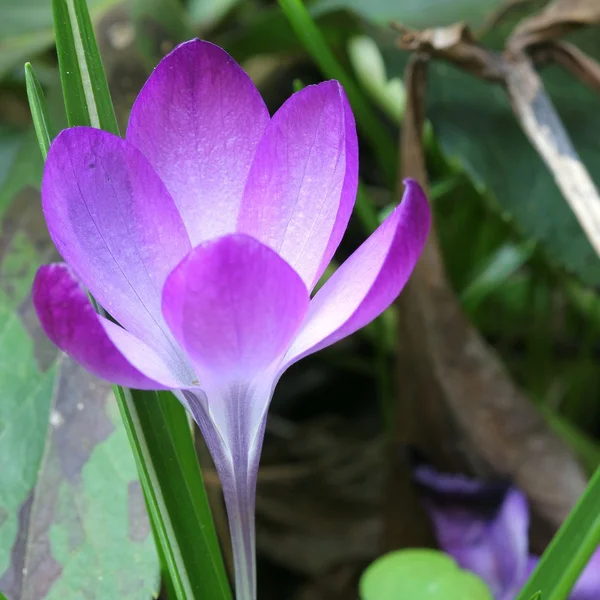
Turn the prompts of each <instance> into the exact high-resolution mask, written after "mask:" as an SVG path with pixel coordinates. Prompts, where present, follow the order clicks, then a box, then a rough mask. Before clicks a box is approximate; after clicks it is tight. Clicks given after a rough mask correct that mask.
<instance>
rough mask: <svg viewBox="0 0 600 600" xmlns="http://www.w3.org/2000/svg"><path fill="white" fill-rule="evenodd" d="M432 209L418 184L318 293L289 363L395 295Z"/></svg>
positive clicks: (363, 320) (346, 331)
mask: <svg viewBox="0 0 600 600" xmlns="http://www.w3.org/2000/svg"><path fill="white" fill-rule="evenodd" d="M429 225H430V212H429V206H428V204H427V199H426V198H425V195H424V194H423V191H422V190H421V188H420V187H419V185H418V184H417V183H416V182H415V181H412V180H407V182H406V191H405V194H404V200H403V201H402V203H401V204H400V206H399V207H398V208H396V209H395V210H394V212H393V213H392V214H391V215H390V216H389V217H388V218H387V219H386V220H385V221H384V222H383V224H382V225H381V226H380V227H379V228H378V229H377V230H376V231H375V232H374V233H373V234H372V235H371V236H370V237H369V238H368V239H367V240H366V241H365V242H364V243H363V244H362V246H360V248H358V250H357V251H356V252H354V254H352V256H350V258H348V260H346V262H344V264H343V265H342V266H341V267H340V268H339V269H338V270H337V271H336V272H335V273H334V274H333V276H332V277H331V278H330V279H329V280H328V281H327V283H325V285H324V286H323V287H322V288H321V289H320V290H319V291H318V292H317V294H316V295H315V297H314V298H313V299H312V301H311V303H310V307H309V310H308V314H307V316H306V320H305V322H304V325H303V326H302V329H301V330H300V332H299V334H298V336H297V337H296V339H295V340H294V342H293V344H292V347H291V348H290V350H289V352H288V353H287V356H286V365H290V364H292V363H294V362H296V361H297V360H299V359H300V358H302V357H303V356H306V355H307V354H310V353H312V352H316V351H317V350H320V349H321V348H324V347H325V346H329V345H330V344H333V343H334V342H337V341H338V340H340V339H342V338H344V337H346V336H348V335H350V334H351V333H353V332H355V331H356V330H357V329H360V328H361V327H363V326H364V325H366V324H367V323H369V322H370V321H372V320H373V319H374V318H375V317H377V316H378V315H379V314H381V313H382V312H383V311H384V310H385V309H386V308H387V307H388V306H389V305H390V304H391V303H392V302H393V300H394V299H395V298H396V297H397V296H398V294H399V293H400V291H401V290H402V288H403V287H404V284H405V283H406V281H407V279H408V277H409V276H410V274H411V272H412V270H413V268H414V266H415V264H416V262H417V259H418V258H419V255H420V254H421V251H422V249H423V246H424V245H425V240H426V238H427V233H428V232H429Z"/></svg>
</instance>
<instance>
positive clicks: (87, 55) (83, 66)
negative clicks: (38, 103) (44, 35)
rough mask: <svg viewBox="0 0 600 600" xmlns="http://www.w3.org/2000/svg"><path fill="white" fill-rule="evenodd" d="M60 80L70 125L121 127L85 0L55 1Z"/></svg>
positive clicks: (104, 127)
mask: <svg viewBox="0 0 600 600" xmlns="http://www.w3.org/2000/svg"><path fill="white" fill-rule="evenodd" d="M52 8H53V14H54V28H55V36H56V50H57V53H58V61H59V66H60V79H61V83H62V88H63V95H64V99H65V108H66V111H67V120H68V123H69V126H70V127H75V126H77V125H89V126H91V127H96V128H99V129H104V130H105V131H110V132H111V133H114V134H116V135H118V133H119V127H118V125H117V119H116V116H115V111H114V108H113V105H112V101H111V98H110V92H109V90H108V83H107V81H106V75H105V73H104V67H103V66H102V59H101V58H100V51H99V50H98V45H97V43H96V38H95V36H94V30H93V27H92V22H91V19H90V15H89V11H88V9H87V6H86V4H85V0H52Z"/></svg>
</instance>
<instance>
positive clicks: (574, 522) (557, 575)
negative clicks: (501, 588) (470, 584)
mask: <svg viewBox="0 0 600 600" xmlns="http://www.w3.org/2000/svg"><path fill="white" fill-rule="evenodd" d="M599 507H600V469H598V470H597V471H596V473H595V474H594V476H593V477H592V479H591V480H590V482H589V484H588V486H587V488H586V491H585V493H584V494H583V496H582V497H581V498H580V500H579V502H578V503H577V505H576V506H575V508H574V509H573V510H572V511H571V514H570V515H569V516H568V517H567V520H566V521H565V522H564V524H563V526H562V527H561V528H560V529H559V531H558V533H557V534H556V535H555V536H554V539H553V540H552V542H551V543H550V545H549V546H548V548H547V549H546V551H545V552H544V554H543V555H542V558H541V560H540V562H539V564H538V566H537V567H536V569H535V571H534V572H533V574H532V575H531V577H530V578H529V581H528V582H527V583H526V584H525V587H523V589H522V590H521V592H520V594H519V596H518V597H517V600H531V599H532V597H533V598H536V597H539V598H543V600H565V599H566V598H567V597H568V596H569V592H570V591H571V589H572V588H573V586H574V585H575V582H576V581H577V579H578V577H579V575H580V574H581V572H582V571H583V569H584V568H585V565H586V564H587V562H588V560H589V559H590V557H591V556H592V554H593V553H594V551H595V550H596V548H598V545H599V544H600V510H599ZM536 594H537V596H536Z"/></svg>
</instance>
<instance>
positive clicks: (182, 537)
mask: <svg viewBox="0 0 600 600" xmlns="http://www.w3.org/2000/svg"><path fill="white" fill-rule="evenodd" d="M53 11H54V23H55V36H56V45H57V52H58V58H59V67H60V76H61V83H62V87H63V94H64V100H65V108H66V112H67V121H68V123H69V125H70V126H77V125H91V126H92V127H98V128H101V129H104V130H106V131H110V132H112V133H115V134H118V133H119V130H118V125H117V121H116V118H115V112H114V109H113V105H112V101H111V98H110V92H109V90H108V85H107V81H106V75H105V73H104V69H103V66H102V61H101V59H100V53H99V51H98V46H97V44H96V40H95V36H94V32H93V29H92V25H91V21H90V17H89V12H88V9H87V6H86V3H85V0H53ZM115 395H116V397H117V401H118V404H119V410H120V411H121V415H122V418H123V421H124V424H125V429H126V431H127V435H128V437H129V441H130V444H131V447H132V450H133V453H134V457H135V460H136V464H137V468H138V474H139V477H140V482H141V484H142V488H143V490H144V495H145V498H146V504H147V506H148V512H149V515H150V519H151V521H152V527H153V531H154V533H155V536H156V541H157V544H158V545H159V555H160V557H161V560H162V562H163V570H164V571H165V573H168V576H169V581H168V588H170V589H171V590H173V591H174V593H175V598H177V600H195V599H204V598H210V599H211V600H231V591H230V588H229V583H228V580H227V575H226V572H225V567H224V564H223V559H222V556H221V552H220V549H219V544H218V540H217V535H216V532H215V528H214V523H213V520H212V515H211V512H210V507H209V504H208V499H207V496H206V492H205V489H204V483H203V480H202V476H201V473H200V469H199V466H198V461H197V457H196V454H195V449H194V444H193V439H192V433H191V429H190V426H189V422H188V419H187V415H186V413H185V410H184V408H183V407H182V406H181V405H180V404H179V403H178V402H177V401H176V400H175V399H174V398H173V397H172V395H171V394H163V393H161V394H158V393H156V392H142V391H139V390H127V389H123V388H120V387H115ZM172 600H174V599H172Z"/></svg>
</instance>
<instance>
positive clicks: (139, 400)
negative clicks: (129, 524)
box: [115, 388, 231, 600]
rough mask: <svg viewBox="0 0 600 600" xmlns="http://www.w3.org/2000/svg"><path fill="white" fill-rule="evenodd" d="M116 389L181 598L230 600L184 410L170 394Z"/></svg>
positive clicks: (172, 582) (166, 562)
mask: <svg viewBox="0 0 600 600" xmlns="http://www.w3.org/2000/svg"><path fill="white" fill-rule="evenodd" d="M115 393H116V394H117V399H118V400H119V409H120V410H121V415H122V416H123V421H124V423H125V428H126V430H127V435H128V436H129V441H130V443H131V446H132V448H133V450H134V456H135V459H136V462H137V466H138V473H139V475H140V481H141V483H142V487H143V489H144V491H145V492H146V494H147V496H146V498H147V504H148V509H149V512H150V518H151V520H152V522H153V524H154V527H155V533H156V535H157V542H158V544H159V546H160V548H161V552H162V558H163V559H164V568H165V569H166V571H167V572H168V573H169V575H170V585H171V586H172V588H173V589H174V590H175V592H176V598H178V599H180V600H192V599H200V600H202V599H204V598H210V599H211V600H213V599H214V600H230V599H231V591H230V589H229V583H228V581H227V576H226V574H225V568H224V565H223V560H222V557H221V553H220V550H219V543H218V540H217V536H216V533H215V530H214V526H213V521H212V515H211V513H210V508H209V505H208V498H207V496H206V491H205V489H204V484H203V481H202V476H201V473H200V469H199V467H198V461H197V460H196V455H195V450H194V445H193V440H192V437H191V433H190V424H189V422H188V419H187V415H186V413H185V409H184V408H183V407H182V406H181V404H180V403H179V401H178V400H177V399H175V398H174V397H173V396H172V394H170V393H165V392H160V393H158V394H157V393H156V392H141V391H139V390H123V389H122V388H115ZM128 395H129V396H130V397H129V398H128V397H127V396H128Z"/></svg>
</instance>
